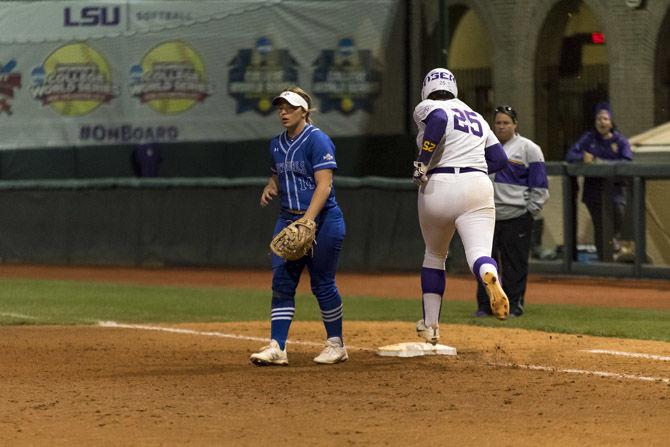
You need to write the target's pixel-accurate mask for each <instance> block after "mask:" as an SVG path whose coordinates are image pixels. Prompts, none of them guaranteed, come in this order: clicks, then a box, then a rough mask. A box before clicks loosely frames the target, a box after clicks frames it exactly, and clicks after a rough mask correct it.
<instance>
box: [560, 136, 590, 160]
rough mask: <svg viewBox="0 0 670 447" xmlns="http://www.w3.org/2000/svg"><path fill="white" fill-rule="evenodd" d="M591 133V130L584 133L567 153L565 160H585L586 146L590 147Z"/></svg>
mask: <svg viewBox="0 0 670 447" xmlns="http://www.w3.org/2000/svg"><path fill="white" fill-rule="evenodd" d="M590 135H591V134H590V132H586V133H584V134H582V136H581V137H580V138H579V140H578V141H577V142H576V143H575V144H574V145H573V146H572V147H571V148H570V150H568V153H567V154H566V155H565V161H567V162H570V163H572V162H576V161H583V160H584V148H585V147H588V140H589V139H590Z"/></svg>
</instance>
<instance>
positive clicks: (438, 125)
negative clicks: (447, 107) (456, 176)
mask: <svg viewBox="0 0 670 447" xmlns="http://www.w3.org/2000/svg"><path fill="white" fill-rule="evenodd" d="M423 122H424V123H426V129H425V130H424V132H423V143H422V145H421V152H420V153H419V158H418V161H420V162H422V163H423V164H426V165H427V164H428V162H430V159H431V157H432V156H433V152H434V151H435V148H436V147H437V145H438V144H440V141H441V140H442V137H443V136H444V131H445V129H446V128H447V123H448V122H449V119H448V118H447V112H445V111H444V110H443V109H435V110H433V111H432V112H430V113H429V114H428V116H427V117H426V119H424V120H423Z"/></svg>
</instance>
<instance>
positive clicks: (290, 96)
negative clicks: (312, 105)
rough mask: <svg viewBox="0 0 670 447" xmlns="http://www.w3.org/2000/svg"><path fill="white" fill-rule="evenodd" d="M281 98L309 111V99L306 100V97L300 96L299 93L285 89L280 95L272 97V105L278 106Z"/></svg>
mask: <svg viewBox="0 0 670 447" xmlns="http://www.w3.org/2000/svg"><path fill="white" fill-rule="evenodd" d="M281 99H283V100H285V101H286V102H287V103H289V104H291V105H292V106H293V107H302V108H303V109H305V111H309V106H308V105H307V101H305V98H303V97H302V96H300V95H299V94H297V93H294V92H289V91H288V90H287V91H284V92H281V94H280V95H279V96H275V97H274V98H273V99H272V105H275V106H276V105H277V104H278V103H279V101H280V100H281Z"/></svg>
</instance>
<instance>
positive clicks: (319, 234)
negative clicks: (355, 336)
mask: <svg viewBox="0 0 670 447" xmlns="http://www.w3.org/2000/svg"><path fill="white" fill-rule="evenodd" d="M301 217H302V216H301V215H295V214H291V213H289V212H287V211H283V210H282V212H281V213H280V215H279V218H278V219H277V223H276V225H275V229H274V234H277V233H279V232H280V231H281V230H282V229H283V228H285V227H286V226H288V225H289V224H290V223H291V222H293V221H295V220H298V219H300V218H301ZM316 225H317V230H316V244H315V245H314V251H313V254H312V255H309V254H308V255H306V256H304V257H302V258H301V259H298V260H296V261H286V260H285V259H283V258H281V257H279V256H277V255H275V254H273V255H272V317H271V331H272V339H274V340H276V341H277V343H279V346H280V347H281V348H282V349H284V346H285V344H286V339H287V338H288V331H289V327H290V325H291V321H292V320H293V315H294V314H295V291H296V288H297V287H298V282H299V281H300V275H301V274H302V272H303V269H304V268H305V266H306V267H307V270H308V271H309V275H310V284H311V288H312V293H313V294H314V296H316V299H317V301H318V303H319V308H320V309H321V317H322V319H323V323H324V326H325V329H326V334H327V338H331V337H340V339H342V298H341V297H340V293H339V291H338V290H337V285H336V284H335V272H336V270H337V264H338V261H339V257H340V251H341V250H342V242H343V240H344V235H345V232H346V227H345V224H344V216H343V215H342V210H341V209H340V208H339V207H337V206H334V207H330V208H328V209H324V210H322V211H321V213H320V214H319V216H318V217H317V218H316Z"/></svg>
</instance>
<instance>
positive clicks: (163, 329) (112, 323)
mask: <svg viewBox="0 0 670 447" xmlns="http://www.w3.org/2000/svg"><path fill="white" fill-rule="evenodd" d="M98 326H101V327H111V328H122V329H139V330H144V331H158V332H169V333H173V334H188V335H203V336H206V337H220V338H231V339H235V340H250V341H259V342H263V343H269V342H270V339H269V338H264V337H253V336H250V335H239V334H227V333H225V332H218V331H196V330H194V329H181V328H174V327H164V326H150V325H144V324H125V323H117V322H116V321H98ZM286 343H287V344H293V345H302V346H319V347H323V342H321V343H317V342H313V341H293V340H287V341H286ZM347 349H354V350H358V351H374V349H370V348H360V347H356V346H351V345H347Z"/></svg>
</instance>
